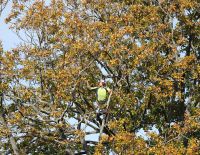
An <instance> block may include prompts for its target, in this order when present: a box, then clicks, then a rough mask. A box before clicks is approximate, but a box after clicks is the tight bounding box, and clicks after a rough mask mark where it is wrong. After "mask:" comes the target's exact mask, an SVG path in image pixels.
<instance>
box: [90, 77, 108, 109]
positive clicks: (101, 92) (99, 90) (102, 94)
mask: <svg viewBox="0 0 200 155" xmlns="http://www.w3.org/2000/svg"><path fill="white" fill-rule="evenodd" d="M87 85H88V88H89V89H90V90H93V91H96V97H97V102H98V107H99V109H101V110H103V109H104V110H105V108H106V102H107V100H108V96H109V94H111V93H112V90H111V89H110V88H109V87H107V86H106V82H105V80H100V81H99V84H98V86H97V87H90V86H89V84H88V83H87Z"/></svg>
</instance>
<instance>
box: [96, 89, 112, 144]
mask: <svg viewBox="0 0 200 155" xmlns="http://www.w3.org/2000/svg"><path fill="white" fill-rule="evenodd" d="M111 95H112V92H111V93H110V95H109V97H108V100H107V103H106V113H105V114H103V120H102V124H101V127H100V133H99V141H100V140H101V136H102V134H103V129H104V126H105V123H107V121H108V115H109V114H108V109H109V105H110V98H111Z"/></svg>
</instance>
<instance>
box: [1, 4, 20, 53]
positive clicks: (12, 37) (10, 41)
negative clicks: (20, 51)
mask: <svg viewBox="0 0 200 155" xmlns="http://www.w3.org/2000/svg"><path fill="white" fill-rule="evenodd" d="M10 10H11V5H10V4H8V5H7V7H6V8H5V9H4V10H3V12H2V14H1V16H0V40H1V41H2V43H3V48H4V50H6V51H7V50H11V49H12V48H15V47H16V46H17V45H18V44H19V43H20V39H19V38H18V36H17V35H16V34H15V33H14V32H13V31H12V30H11V29H9V25H8V24H6V23H5V22H4V20H5V18H6V17H7V16H8V15H9V12H10Z"/></svg>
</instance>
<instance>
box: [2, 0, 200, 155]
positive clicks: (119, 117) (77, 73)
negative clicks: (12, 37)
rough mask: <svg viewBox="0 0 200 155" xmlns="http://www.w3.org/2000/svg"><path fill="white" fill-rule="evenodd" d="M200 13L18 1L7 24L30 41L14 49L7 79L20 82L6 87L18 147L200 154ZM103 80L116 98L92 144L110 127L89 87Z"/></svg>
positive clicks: (59, 0) (152, 3)
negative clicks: (143, 134)
mask: <svg viewBox="0 0 200 155" xmlns="http://www.w3.org/2000/svg"><path fill="white" fill-rule="evenodd" d="M199 7H200V6H199V2H198V0H193V1H189V0H184V1H183V0H175V1H157V0H149V1H142V0H138V1H131V0H126V1H114V0H101V1H96V0H90V1H88V0H87V1H68V0H66V1H65V0H52V1H51V2H50V3H49V4H47V3H45V1H42V0H41V1H31V2H27V1H19V2H14V5H13V8H12V12H11V14H10V16H9V17H8V18H6V22H8V23H10V24H11V27H12V28H13V30H15V31H16V33H17V34H18V35H19V37H20V38H21V39H22V40H23V41H24V44H23V45H20V46H19V47H18V48H16V49H14V50H13V51H12V52H5V56H4V58H2V61H3V60H4V61H5V62H6V64H7V66H8V68H10V72H9V71H7V72H5V73H3V74H5V76H6V77H12V78H8V79H9V80H8V81H7V82H3V83H2V85H3V84H4V85H5V84H7V87H8V88H7V89H6V87H5V86H4V87H3V86H2V88H1V89H2V90H3V91H4V92H6V93H5V94H4V96H5V97H6V98H7V99H6V100H7V103H6V101H5V103H4V107H6V109H7V113H6V114H5V116H6V118H7V120H8V124H9V126H10V127H11V128H12V131H13V132H15V138H16V141H17V147H18V148H21V149H22V150H23V152H25V153H26V154H28V153H31V154H38V153H42V154H50V153H51V154H64V153H66V150H68V152H75V153H81V150H84V151H85V152H86V153H87V154H106V153H109V152H115V153H116V154H195V153H196V154H198V149H199V147H200V146H199V131H200V127H199V114H200V111H199V98H200V97H199V94H200V93H199V91H200V90H199V82H200V81H199V75H200V65H199V61H200V52H199V36H198V34H199V30H200V28H199V17H200V12H199ZM4 70H5V69H4ZM10 75H12V76H10ZM100 78H105V79H106V80H107V81H109V82H108V85H109V86H110V87H112V89H113V92H114V93H113V95H112V97H111V102H110V108H109V118H108V122H107V123H106V125H105V127H104V130H103V132H104V135H103V136H102V137H101V139H100V141H98V142H96V141H92V139H91V140H87V139H86V138H85V137H86V136H87V135H90V134H93V133H99V132H100V128H101V123H102V117H96V111H95V107H94V102H95V95H94V94H93V93H91V92H90V91H89V90H88V89H87V87H86V83H87V81H88V82H89V83H91V84H94V85H95V84H96V83H97V82H98V80H99V79H100ZM5 90H6V91H5ZM2 118H3V117H2ZM71 120H73V121H71ZM72 122H73V123H72ZM88 127H89V128H90V129H91V131H89V129H88ZM153 127H154V128H156V129H158V133H152V132H151V130H150V129H152V128H153ZM140 129H144V130H145V131H147V133H148V139H147V140H145V139H144V138H142V137H138V136H137V135H136V133H137V132H138V131H139V130H140ZM3 135H5V133H3ZM5 139H6V136H5ZM3 143H5V144H8V143H9V142H8V141H5V142H3ZM8 146H9V145H7V147H8ZM57 148H59V150H58V149H57ZM6 149H8V148H6ZM15 154H16V153H15Z"/></svg>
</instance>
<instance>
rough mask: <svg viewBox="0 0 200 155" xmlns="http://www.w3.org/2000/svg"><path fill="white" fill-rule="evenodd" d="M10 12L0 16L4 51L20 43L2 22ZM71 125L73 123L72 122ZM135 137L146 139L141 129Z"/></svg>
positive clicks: (92, 137)
mask: <svg viewBox="0 0 200 155" xmlns="http://www.w3.org/2000/svg"><path fill="white" fill-rule="evenodd" d="M10 11H11V4H8V5H7V7H6V8H5V9H4V11H3V12H2V14H1V16H0V40H1V41H2V43H3V48H4V50H5V51H9V50H11V49H12V48H15V47H17V45H18V44H19V43H20V39H19V38H18V36H17V35H16V33H15V32H13V31H12V30H11V29H9V24H6V23H5V22H4V20H5V18H6V17H7V16H8V15H9V13H10ZM71 123H72V124H73V123H74V121H72V122H71ZM86 130H90V129H89V128H87V129H86ZM152 131H154V132H157V133H158V131H157V129H156V128H155V127H153V129H152ZM136 135H137V136H141V137H143V138H144V139H147V136H146V133H145V131H144V130H143V129H140V130H139V131H138V132H137V133H136ZM89 139H92V140H95V141H98V134H95V135H90V136H87V137H86V140H89Z"/></svg>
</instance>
